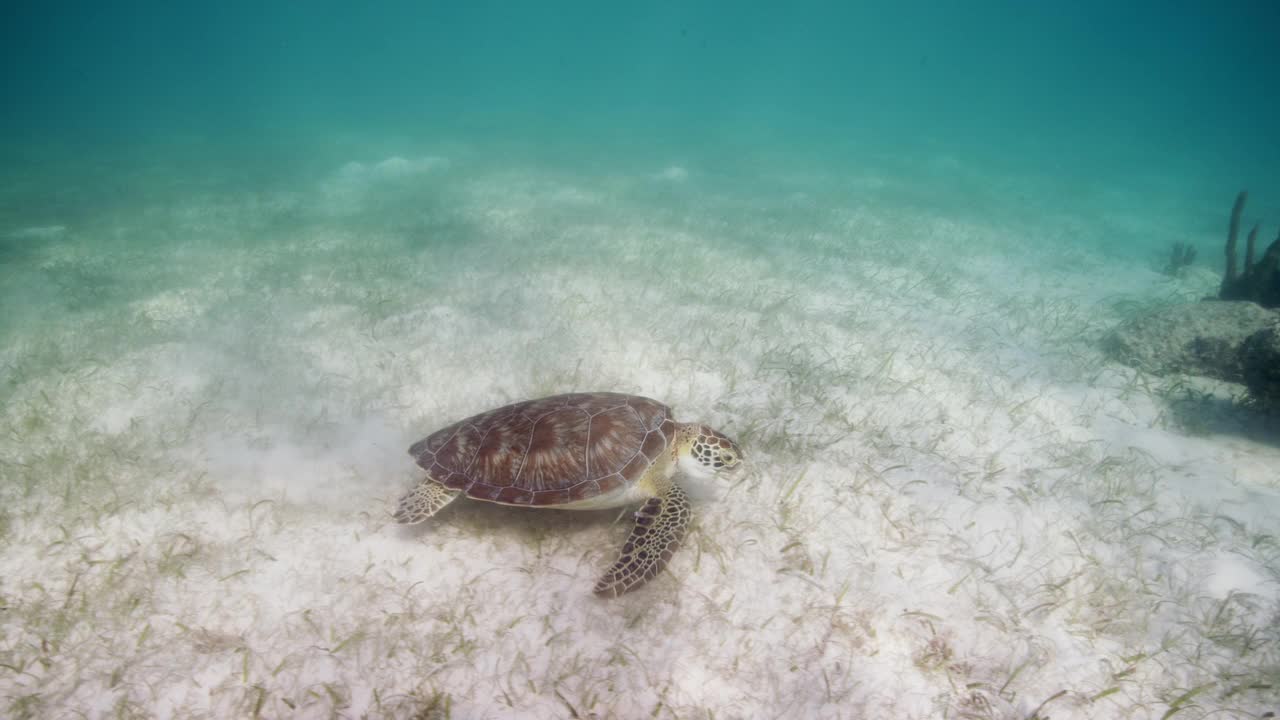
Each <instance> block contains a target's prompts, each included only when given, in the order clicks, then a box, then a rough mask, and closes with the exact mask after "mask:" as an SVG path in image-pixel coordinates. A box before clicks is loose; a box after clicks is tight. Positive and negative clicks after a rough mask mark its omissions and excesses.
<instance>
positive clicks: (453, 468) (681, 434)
mask: <svg viewBox="0 0 1280 720" xmlns="http://www.w3.org/2000/svg"><path fill="white" fill-rule="evenodd" d="M409 454H410V455H412V456H413V458H414V459H415V460H416V461H417V463H418V465H419V466H420V467H422V468H423V469H424V470H426V471H427V476H426V478H424V479H423V480H422V482H420V483H418V485H417V486H416V487H414V488H413V490H410V491H409V492H408V493H407V494H406V495H405V496H404V497H402V498H401V499H400V503H399V506H398V508H397V509H396V513H395V519H396V521H397V522H399V523H402V524H406V525H408V524H413V523H418V522H422V521H423V520H426V519H427V518H429V517H431V516H432V515H434V514H436V513H437V512H439V511H440V509H441V508H443V507H444V506H445V505H447V504H448V503H449V501H451V500H453V499H454V498H455V497H457V495H458V494H459V493H460V492H465V493H466V494H467V496H468V497H470V498H473V499H475V500H485V501H488V502H495V503H501V504H503V505H523V506H529V507H552V508H562V509H567V510H595V509H599V508H610V507H620V506H623V505H629V504H631V503H638V502H641V501H643V502H644V505H643V506H641V508H640V510H639V511H638V512H636V514H635V526H634V527H633V528H632V529H631V536H630V537H629V538H627V542H626V544H625V545H623V546H622V552H621V554H620V555H619V556H618V559H617V561H616V562H614V564H613V566H612V567H610V568H609V571H608V572H607V573H605V574H604V577H602V578H600V581H599V582H598V583H596V586H595V592H596V593H597V594H599V595H605V596H611V597H616V596H618V595H621V594H622V593H624V592H627V591H628V590H632V589H634V588H636V587H638V586H639V585H641V584H642V583H644V582H645V581H647V580H649V579H650V578H652V577H653V576H655V575H657V574H658V573H659V572H660V571H661V570H662V568H664V567H666V564H667V561H669V560H670V559H671V553H673V552H674V551H675V549H676V547H677V546H679V544H680V541H681V540H682V539H683V538H684V533H685V529H686V528H687V527H688V525H689V499H688V497H687V496H686V495H685V493H684V491H683V490H681V489H680V486H679V485H677V484H676V483H675V481H674V476H675V474H676V473H677V471H679V472H683V473H684V474H686V475H690V476H693V477H710V476H713V475H717V474H728V475H731V474H735V473H736V472H737V468H739V467H741V463H742V451H741V450H739V449H738V446H737V444H736V443H734V442H733V441H732V440H730V439H729V438H727V437H725V436H724V435H722V434H721V433H719V432H717V431H715V430H712V429H711V428H709V427H707V426H705V425H698V424H694V423H679V422H676V421H675V420H674V419H673V418H672V417H671V409H670V408H668V407H667V406H666V405H663V404H662V403H660V402H658V401H657V400H651V399H649V398H646V397H639V396H636V395H623V394H619V393H571V394H567V395H553V396H551V397H545V398H540V399H537V400H526V401H524V402H518V403H515V404H513V405H507V406H505V407H500V408H498V409H496V410H490V411H489V412H485V413H481V414H479V415H475V416H473V417H469V418H467V419H466V420H462V421H460V422H456V423H454V424H452V425H450V426H449V427H447V428H444V429H443V430H437V431H436V432H434V433H432V434H431V435H429V436H427V437H426V438H424V439H423V440H421V441H419V442H416V443H414V444H413V446H412V447H410V448H409Z"/></svg>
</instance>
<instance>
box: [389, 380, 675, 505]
mask: <svg viewBox="0 0 1280 720" xmlns="http://www.w3.org/2000/svg"><path fill="white" fill-rule="evenodd" d="M675 430H676V423H675V422H674V421H673V420H672V418H671V412H670V409H669V408H668V407H667V406H666V405H663V404H662V403H660V402H658V401H656V400H651V399H649V398H644V397H639V396H635V395H623V394H619V393H572V394H567V395H554V396H551V397H545V398H539V399H537V400H527V401H525V402H520V403H514V404H512V405H507V406H505V407H501V408H498V409H496V410H490V411H488V412H485V413H481V414H479V415H476V416H474V417H470V418H467V419H466V420H462V421H460V422H457V423H454V424H453V425H450V426H449V427H446V428H443V429H441V430H439V431H437V432H435V433H432V434H431V435H430V436H428V437H426V438H424V439H423V440H421V441H419V442H417V443H414V445H413V446H412V447H410V448H409V453H410V454H411V455H413V457H414V459H415V460H416V461H417V463H418V465H419V466H421V467H422V468H423V469H424V470H426V471H427V472H429V473H430V474H431V477H433V478H443V479H442V480H441V481H440V482H441V483H442V484H443V485H445V486H446V487H449V488H453V489H457V490H463V491H465V492H466V493H467V495H468V496H469V497H471V498H474V499H476V500H488V501H492V502H500V503H506V504H511V505H560V504H563V503H567V502H574V501H578V500H586V499H589V498H592V497H595V496H596V495H599V494H604V493H608V492H611V491H613V490H616V489H618V488H620V487H622V486H623V485H625V484H627V483H631V482H635V481H636V480H638V479H639V478H640V476H641V475H642V474H643V473H644V472H645V471H646V470H647V469H648V468H649V467H650V466H651V465H652V464H653V462H654V460H656V459H657V458H658V457H660V456H661V454H662V452H663V451H665V450H666V449H667V448H669V447H670V446H671V443H672V441H673V440H674V438H675Z"/></svg>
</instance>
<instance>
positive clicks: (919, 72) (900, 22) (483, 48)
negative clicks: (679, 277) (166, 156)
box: [0, 0, 1280, 208]
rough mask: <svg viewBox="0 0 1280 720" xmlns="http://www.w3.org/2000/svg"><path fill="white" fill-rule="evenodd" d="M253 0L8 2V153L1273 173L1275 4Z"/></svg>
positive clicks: (1231, 186)
mask: <svg viewBox="0 0 1280 720" xmlns="http://www.w3.org/2000/svg"><path fill="white" fill-rule="evenodd" d="M263 5H264V4H263V3H255V2H238V1H237V2H226V3H182V2H180V3H170V2H130V3H124V4H117V3H112V4H102V3H88V2H63V3H55V4H47V3H33V2H23V3H20V6H19V7H17V8H10V10H9V11H8V13H7V17H6V20H5V22H4V29H3V30H0V33H3V38H2V45H3V53H4V63H3V70H0V72H3V77H4V85H3V94H4V110H3V111H0V123H2V125H3V128H4V132H5V136H6V137H7V138H8V142H6V143H5V148H6V153H7V154H12V153H14V152H18V151H20V150H21V149H22V147H23V143H24V140H25V141H27V142H33V141H38V142H53V143H91V144H92V143H101V142H105V141H113V142H120V141H122V140H136V139H140V138H141V139H151V138H154V137H156V136H157V135H178V136H185V137H190V136H199V137H202V138H205V139H206V140H207V141H209V142H212V143H215V144H217V143H224V142H225V143H232V142H236V143H244V142H246V141H254V140H261V141H275V142H278V141H279V140H281V139H290V140H295V141H296V140H298V139H299V137H312V138H314V137H328V136H332V135H333V134H335V133H355V134H360V135H364V136H368V135H371V134H378V133H382V134H385V135H397V136H405V137H410V138H413V137H419V138H421V137H426V136H430V135H432V134H433V133H434V134H440V133H444V134H452V135H460V136H466V137H469V138H475V137H489V138H495V139H502V140H509V141H514V142H517V143H520V144H534V145H536V144H539V143H545V144H548V145H551V144H554V143H560V142H570V143H572V144H574V145H575V146H576V147H577V148H578V154H580V155H581V154H587V153H588V152H589V148H594V149H595V152H604V151H603V150H602V148H608V150H609V151H610V153H611V154H612V155H613V156H615V157H616V156H619V155H625V154H626V153H627V151H631V152H636V153H644V152H646V148H653V147H678V146H693V147H699V148H703V149H704V150H706V151H707V152H713V151H714V152H717V153H719V154H720V155H722V156H723V157H724V158H725V159H726V160H727V159H732V158H734V157H742V156H743V155H756V154H759V153H762V152H767V151H777V152H783V153H790V154H805V153H807V154H810V155H812V156H816V157H821V158H824V159H825V160H828V161H836V162H838V161H840V160H842V159H845V160H852V159H854V158H856V157H857V156H858V153H860V152H868V151H870V150H876V151H885V152H887V153H891V154H893V153H896V154H899V155H904V156H905V155H919V154H926V155H927V154H931V153H932V154H948V155H951V156H956V157H960V158H962V159H964V160H965V161H967V162H974V163H981V164H987V165H991V166H993V167H998V168H999V167H1010V168H1013V169H1016V170H1034V171H1037V172H1042V173H1047V174H1049V175H1050V176H1052V177H1056V178H1057V179H1058V180H1059V181H1060V182H1062V183H1068V184H1070V183H1075V184H1079V185H1086V184H1106V183H1108V182H1124V181H1126V180H1128V179H1130V178H1133V177H1135V176H1140V177H1146V176H1150V177H1152V178H1154V179H1156V180H1160V181H1166V182H1167V181H1168V180H1169V178H1174V179H1176V181H1175V182H1174V184H1175V185H1177V184H1183V185H1184V186H1185V187H1190V188H1193V189H1192V190H1187V191H1185V192H1187V193H1188V194H1192V193H1194V192H1204V191H1205V189H1207V188H1210V187H1214V188H1220V190H1218V192H1219V194H1220V195H1221V196H1222V197H1226V198H1228V200H1227V201H1226V202H1227V203H1229V198H1230V195H1231V193H1232V192H1234V190H1235V189H1236V187H1237V186H1249V187H1253V188H1256V189H1258V190H1262V189H1263V188H1268V189H1269V188H1274V187H1276V185H1277V180H1276V178H1277V174H1278V173H1280V169H1278V168H1280V142H1277V141H1276V137H1275V118H1276V117H1277V116H1278V115H1280V92H1277V91H1276V90H1277V88H1280V77H1278V75H1280V56H1278V54H1280V50H1278V49H1277V47H1278V45H1277V43H1276V41H1275V38H1276V37H1277V35H1280V8H1277V6H1276V5H1275V4H1274V3H1262V2H1241V1H1234V2H1227V3H1210V2H1183V1H1177V2H1126V3H1119V4H1117V3H1111V2H1102V1H1099V0H1086V1H1084V2H1074V3H1029V2H1015V1H1013V0H1009V1H1007V2H990V1H988V2H965V3H961V2H920V1H911V2H858V3H847V2H808V1H803V2H796V3H787V4H786V8H785V9H784V8H783V4H782V3H767V4H743V3H711V2H693V3H690V2H652V3H644V4H642V5H641V4H636V6H635V7H630V8H606V7H602V6H601V4H600V3H595V2H551V3H507V2H468V3H452V4H449V3H433V2H428V3H422V2H384V3H375V4H370V6H369V7H353V4H352V3H342V2H312V3H266V4H265V5H266V6H267V7H263ZM303 145H305V143H303ZM15 146H16V147H15ZM295 149H296V150H297V152H299V153H300V154H306V153H305V152H304V151H303V150H300V149H297V148H295ZM561 159H568V160H569V161H570V162H572V159H573V154H570V155H569V156H568V157H567V158H566V157H565V156H563V155H562V156H561ZM11 162H12V160H11ZM1156 190H1157V192H1156V193H1153V194H1158V192H1159V191H1161V190H1163V191H1166V192H1167V189H1161V188H1156ZM1265 194H1266V193H1259V195H1260V197H1261V196H1263V195H1265ZM1271 195H1272V196H1276V195H1280V192H1272V193H1271ZM1215 201H1216V202H1215V203H1214V205H1213V207H1220V206H1222V205H1223V204H1224V202H1222V201H1220V198H1215ZM1270 202H1271V203H1272V207H1273V208H1274V207H1275V204H1277V203H1280V201H1276V200H1272V201H1270Z"/></svg>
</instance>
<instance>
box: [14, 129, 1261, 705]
mask: <svg viewBox="0 0 1280 720" xmlns="http://www.w3.org/2000/svg"><path fill="white" fill-rule="evenodd" d="M213 155H215V156H216V155H217V154H216V153H214V154H213ZM329 155H331V156H332V157H329ZM329 155H324V156H319V155H318V156H316V157H314V158H312V161H311V162H309V163H305V164H300V165H299V166H298V167H297V168H294V169H288V168H284V169H280V170H279V171H278V172H275V173H273V174H271V176H270V177H269V178H268V179H267V180H261V178H259V180H261V181H260V182H258V181H254V182H250V181H248V180H245V179H243V178H242V177H241V176H240V175H239V174H237V170H236V169H235V168H236V167H237V166H236V162H237V159H236V158H223V161H224V162H223V165H222V166H221V167H214V166H210V165H209V164H208V158H203V159H200V160H192V159H190V158H187V159H185V160H184V159H183V158H184V157H186V156H182V155H180V154H173V153H170V154H167V155H158V156H157V157H156V159H155V160H154V161H152V162H149V163H137V162H135V163H133V164H132V165H130V169H129V171H128V173H127V174H123V175H121V174H118V173H117V170H116V168H115V166H114V165H113V164H112V162H111V161H109V160H107V161H101V162H97V163H90V162H89V161H87V160H86V161H85V166H84V167H78V166H77V164H76V161H75V160H74V158H72V159H70V160H66V161H65V162H64V163H63V164H61V165H57V166H56V167H54V168H53V169H49V170H47V171H45V170H41V171H36V170H35V169H34V168H35V167H36V166H32V167H30V168H23V167H9V168H7V169H6V170H5V177H4V186H3V193H4V201H5V215H4V220H5V223H6V225H5V226H4V227H0V235H3V236H4V241H3V243H4V244H3V246H2V247H3V253H0V283H2V285H0V291H2V295H0V302H3V303H4V306H5V310H4V317H3V320H2V321H0V331H2V332H3V336H2V338H3V345H2V346H0V376H2V378H3V380H2V381H0V473H2V474H3V483H2V484H0V543H2V545H0V547H2V548H3V550H2V553H0V714H3V715H5V716H6V717H12V718H80V717H90V718H97V717H176V718H201V717H203V718H229V717H351V718H356V717H411V716H412V717H430V718H435V717H454V718H506V717H522V718H523V717H527V718H562V717H580V718H586V717H602V718H608V717H622V718H631V717H656V718H668V717H678V718H768V717H773V718H800V717H813V718H901V719H905V718H1040V719H1041V720H1044V719H1047V718H1052V719H1053V720H1067V719H1069V718H1156V719H1160V718H1168V717H1173V716H1176V717H1177V718H1179V720H1181V719H1182V718H1255V717H1262V716H1264V713H1266V712H1269V711H1277V712H1280V534H1278V531H1277V527H1278V525H1280V473H1277V472H1276V468H1277V467H1280V440H1278V439H1277V438H1278V435H1277V433H1276V432H1275V430H1274V428H1272V429H1268V428H1267V427H1266V425H1265V423H1262V422H1260V421H1259V419H1258V418H1256V417H1255V416H1252V415H1250V414H1249V413H1248V412H1246V411H1243V410H1241V409H1239V408H1237V407H1235V406H1233V405H1232V399H1233V397H1234V396H1238V395H1239V394H1240V393H1241V392H1242V390H1241V388H1238V387H1233V386H1229V385H1222V384H1214V383H1210V382H1208V381H1204V380H1197V379H1194V378H1190V379H1188V378H1165V379H1161V378H1155V377H1149V376H1145V375H1142V374H1139V373H1137V372H1135V371H1133V370H1130V369H1128V368H1126V367H1123V366H1120V365H1117V364H1115V363H1114V362H1112V361H1110V360H1108V359H1107V358H1106V357H1104V355H1103V354H1102V352H1101V351H1100V350H1099V343H1098V340H1099V338H1100V337H1102V335H1103V334H1104V333H1105V332H1106V331H1107V330H1108V329H1109V328H1111V327H1112V326H1114V325H1115V324H1116V323H1118V322H1119V321H1120V320H1121V319H1122V318H1124V317H1126V316H1128V315H1130V314H1132V313H1133V312H1135V311H1136V310H1137V309H1140V308H1143V307H1151V306H1154V305H1158V304H1161V303H1169V302H1178V301H1183V300H1191V299H1195V298H1198V297H1200V296H1202V295H1204V294H1208V293H1211V292H1212V291H1213V289H1214V287H1215V285H1216V283H1217V278H1218V275H1217V272H1218V271H1219V268H1218V266H1217V265H1218V258H1219V257H1220V255H1219V253H1220V244H1219V243H1220V242H1221V236H1220V234H1219V233H1218V231H1219V228H1218V227H1217V226H1215V227H1214V228H1213V230H1212V232H1208V231H1206V232H1200V231H1199V230H1198V229H1197V230H1196V231H1194V232H1189V233H1182V234H1178V229H1177V228H1174V227H1171V223H1170V222H1169V221H1168V218H1167V216H1161V215H1159V214H1154V213H1153V214H1152V215H1150V216H1147V215H1144V214H1143V205H1142V198H1141V196H1140V195H1139V194H1136V193H1135V194H1134V195H1133V196H1132V197H1124V198H1120V199H1117V200H1115V203H1114V206H1113V207H1114V208H1128V212H1130V213H1131V216H1125V217H1117V216H1116V215H1112V216H1109V217H1102V216H1100V215H1098V214H1093V213H1088V212H1084V211H1081V210H1080V209H1079V208H1078V207H1076V208H1075V209H1072V208H1071V207H1067V206H1063V207H1055V206H1054V205H1053V204H1052V195H1053V194H1052V193H1043V194H1042V195H1041V196H1040V197H1039V199H1038V200H1036V199H1028V196H1027V195H1024V194H1020V193H1016V192H1011V189H1012V188H1017V187H1020V185H1019V183H1022V182H1024V180H1020V179H1018V178H1008V177H999V176H997V175H993V174H989V173H988V174H984V173H983V172H980V171H977V170H972V171H971V170H969V169H967V168H966V167H964V165H963V162H961V161H958V160H956V161H948V160H946V159H945V158H943V159H934V160H929V161H921V162H922V163H923V166H924V167H925V169H926V170H927V169H928V168H929V167H932V168H933V169H934V170H936V171H937V172H939V173H942V174H943V175H946V176H948V177H951V178H959V179H961V180H962V182H958V183H952V184H951V187H952V190H953V191H954V192H955V193H960V194H963V193H970V194H971V197H968V198H965V197H961V202H948V203H939V202H935V201H934V198H933V197H932V196H931V194H930V191H926V190H922V189H920V188H919V187H918V186H917V183H916V180H914V179H913V176H912V174H911V172H910V170H911V168H910V166H909V164H908V165H896V166H895V165H893V164H886V165H883V166H876V165H875V164H874V163H868V164H867V165H865V166H862V167H858V166H850V167H846V168H844V169H843V170H841V171H838V172H837V171H824V170H820V169H813V168H806V166H805V165H804V163H792V164H790V165H787V164H782V165H778V166H776V167H773V166H770V165H769V164H768V163H766V162H763V161H761V162H760V163H757V164H755V165H752V164H751V163H749V162H744V163H743V164H742V165H741V166H740V167H737V168H732V169H726V168H723V167H718V166H716V165H715V164H714V163H710V162H708V163H700V162H699V161H698V160H697V159H696V158H692V159H691V158H689V157H684V156H682V155H681V154H680V153H677V152H672V153H669V154H665V155H664V154H663V153H661V152H654V153H648V154H640V155H639V159H637V157H634V156H633V157H632V159H631V160H630V161H628V162H617V163H611V162H609V161H607V159H602V160H599V161H596V162H592V163H583V164H580V165H579V166H577V167H569V166H557V165H554V164H548V163H544V162H540V161H539V160H538V159H537V158H536V157H534V156H532V155H530V156H520V155H519V154H518V153H511V154H508V153H504V152H501V151H498V150H492V151H490V150H486V148H484V147H483V146H482V145H469V144H467V143H441V144H440V145H439V146H438V147H423V146H416V145H406V146H395V145H394V143H387V144H384V145H374V144H369V145H367V146H361V147H354V146H352V147H345V148H339V149H337V150H332V151H331V152H330V153H329ZM929 163H932V165H929ZM41 167H43V166H41ZM904 168H905V169H904ZM917 169H919V168H917ZM75 177H79V178H80V179H79V180H78V181H70V180H69V178H75ZM1220 190H1221V196H1220V197H1209V198H1206V199H1205V203H1206V205H1208V206H1210V207H1212V208H1219V207H1220V208H1221V213H1222V226H1223V227H1225V220H1226V217H1225V216H1226V211H1227V209H1228V207H1229V201H1230V198H1231V196H1232V194H1233V193H1234V192H1235V190H1237V188H1235V187H1224V188H1220ZM33 198H42V201H41V202H35V201H33V200H32V199H33ZM953 199H954V198H953ZM1002 200H1004V201H1006V202H1008V203H1010V206H1009V208H1008V211H1007V212H994V211H992V209H993V208H995V207H996V206H997V205H998V203H999V202H1001V201H1002ZM41 203H43V204H41ZM1019 203H1022V205H1019ZM1104 221H1105V222H1104ZM1107 223H1109V224H1107ZM1119 226H1124V227H1126V228H1128V230H1129V232H1131V234H1134V235H1140V234H1142V233H1147V234H1149V235H1150V236H1152V237H1154V238H1156V239H1155V240H1153V242H1152V247H1153V248H1156V247H1163V246H1164V245H1163V243H1164V239H1163V238H1167V239H1168V240H1169V241H1170V242H1172V241H1173V240H1177V239H1190V240H1192V241H1193V242H1196V243H1197V244H1198V245H1199V246H1200V247H1201V249H1202V252H1201V257H1202V261H1201V262H1200V263H1198V265H1197V267H1195V268H1193V269H1192V271H1191V272H1189V273H1187V274H1186V275H1185V276H1184V277H1183V278H1180V279H1170V278H1168V277H1166V276H1164V275H1162V274H1160V273H1159V272H1157V269H1158V261H1159V258H1157V257H1151V258H1143V257H1142V254H1141V253H1130V254H1129V255H1127V256H1126V255H1124V254H1123V253H1118V254H1117V253H1108V252H1106V251H1105V248H1106V247H1107V241H1106V238H1105V237H1104V236H1105V234H1106V232H1107V231H1108V228H1115V227H1119ZM1153 255H1154V253H1153ZM571 390H617V391H625V392H634V393H640V394H645V395H649V396H652V397H655V398H660V399H662V400H664V401H666V402H668V403H670V404H671V405H672V406H673V407H674V408H675V411H676V413H677V417H679V418H681V419H685V420H694V419H699V420H702V421H704V422H706V423H708V424H711V425H713V426H715V427H718V428H719V429H721V430H723V431H724V432H726V433H728V434H730V435H732V436H734V437H736V438H737V439H738V440H739V441H740V443H741V444H742V446H743V448H744V449H745V450H746V451H747V453H749V456H750V458H751V462H752V469H753V472H752V474H751V476H750V477H749V478H748V479H747V480H745V481H743V482H741V483H740V484H737V485H732V486H731V485H716V484H714V483H708V484H698V485H694V484H691V485H690V486H689V490H690V492H691V494H692V495H694V496H695V523H694V527H693V529H692V531H691V533H690V535H689V537H688V539H687V542H686V544H685V546H684V548H683V549H682V550H681V552H680V553H678V554H677V556H676V557H675V559H674V561H673V562H672V564H671V566H670V568H669V569H668V571H667V572H666V573H664V574H663V575H662V576H660V578H658V579H657V580H655V581H654V582H652V583H651V584H650V585H649V586H648V587H646V588H644V589H642V590H640V591H637V592H635V593H632V594H630V595H628V596H625V597H623V598H621V599H618V600H610V601H606V600H601V599H599V598H596V597H594V596H592V595H591V593H590V589H591V586H592V584H593V582H594V580H595V579H596V577H597V576H598V575H599V573H600V572H601V571H602V570H603V569H604V568H605V567H606V566H607V564H608V563H609V562H610V561H611V560H612V559H613V557H614V553H615V552H616V551H617V548H618V547H619V545H620V544H621V542H622V540H623V538H624V537H625V535H626V532H627V523H626V521H625V519H624V520H623V521H621V522H616V520H617V513H616V512H613V511H605V512H600V513H567V512H551V511H548V512H542V511H528V510H520V509H509V508H502V507H498V506H492V505H484V504H481V503H463V502H459V503H456V504H455V505H454V506H452V507H451V508H449V509H448V510H447V511H445V512H444V513H442V514H441V515H440V516H439V517H438V518H437V519H436V520H434V521H433V522H431V523H429V524H428V526H426V527H422V528H417V529H411V530H406V529H403V528H399V527H397V526H396V525H395V524H394V523H392V522H391V520H390V517H389V511H390V509H391V508H392V507H393V504H394V501H395V499H396V498H397V497H398V495H399V494H400V493H402V492H403V491H405V490H406V489H407V488H408V487H410V486H411V485H412V484H413V483H414V482H415V480H416V478H417V477H419V472H417V471H416V470H415V468H414V467H413V465H412V462H411V460H410V458H409V457H408V456H407V455H406V453H405V449H406V448H407V447H408V445H409V444H410V443H411V442H413V441H414V440H417V439H418V438H419V437H421V436H423V435H425V434H427V433H428V432H430V431H431V430H433V429H435V428H437V427H439V426H442V425H444V424H447V423H449V422H451V421H453V420H455V419H458V418H461V417H464V416H466V415H470V414H472V413H475V412H478V411H481V410H484V409H487V408H489V407H491V406H495V405H499V404H502V403H505V402H509V401H513V400H517V399H522V398H526V397H532V396H538V395H542V394H549V393H553V392H561V391H571Z"/></svg>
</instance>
